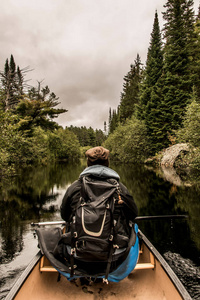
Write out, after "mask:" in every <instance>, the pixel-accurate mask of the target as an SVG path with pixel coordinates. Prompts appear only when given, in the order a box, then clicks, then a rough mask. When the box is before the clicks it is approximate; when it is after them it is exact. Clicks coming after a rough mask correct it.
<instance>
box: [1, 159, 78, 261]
mask: <svg viewBox="0 0 200 300" xmlns="http://www.w3.org/2000/svg"><path fill="white" fill-rule="evenodd" d="M83 169H84V164H83V165H81V164H77V165H73V166H72V165H69V164H60V165H59V164H52V165H49V166H46V167H44V166H42V167H37V168H36V167H35V168H34V167H32V168H31V167H29V168H26V169H23V170H19V175H18V176H17V177H15V178H12V180H11V181H10V182H7V183H6V185H4V186H3V187H1V190H0V220H1V222H0V236H1V247H0V263H5V262H8V261H11V260H12V259H13V257H14V255H15V253H18V252H20V251H22V248H23V232H24V223H23V222H22V221H25V220H31V221H33V222H38V221H40V220H43V219H51V218H52V217H53V214H54V213H55V212H56V211H57V210H58V209H59V205H58V203H57V199H58V197H59V196H60V195H59V193H58V189H59V190H61V189H62V188H63V192H64V191H65V188H66V186H67V185H69V184H70V183H71V182H72V181H74V180H75V179H76V178H77V177H78V176H79V173H80V172H81V171H82V170H83Z"/></svg>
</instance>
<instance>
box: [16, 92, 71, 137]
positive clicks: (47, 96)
mask: <svg viewBox="0 0 200 300" xmlns="http://www.w3.org/2000/svg"><path fill="white" fill-rule="evenodd" d="M58 99H59V98H58V97H56V95H55V94H54V93H51V92H50V89H49V88H48V86H46V87H45V88H43V89H42V90H41V91H40V89H38V90H37V89H35V88H31V90H29V91H28V97H27V96H24V97H23V99H22V100H20V102H19V103H18V104H17V106H16V109H15V113H16V114H17V115H18V116H19V118H20V122H19V125H20V130H27V132H29V134H32V130H33V128H34V127H38V126H40V127H41V128H43V129H45V130H54V129H55V128H58V127H59V126H58V124H57V123H56V122H54V121H53V119H55V118H56V117H58V116H59V115H60V114H62V113H65V112H67V110H66V109H62V108H55V107H56V106H57V105H58V104H59V102H58Z"/></svg>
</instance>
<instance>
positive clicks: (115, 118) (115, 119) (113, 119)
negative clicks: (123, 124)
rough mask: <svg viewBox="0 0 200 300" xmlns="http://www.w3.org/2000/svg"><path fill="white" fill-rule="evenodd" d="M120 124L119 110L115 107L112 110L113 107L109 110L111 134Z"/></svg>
mask: <svg viewBox="0 0 200 300" xmlns="http://www.w3.org/2000/svg"><path fill="white" fill-rule="evenodd" d="M118 124H119V111H116V110H115V109H113V111H112V112H111V108H110V110H109V134H110V133H113V132H114V130H115V129H116V128H117V126H118Z"/></svg>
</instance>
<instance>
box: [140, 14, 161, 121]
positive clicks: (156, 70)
mask: <svg viewBox="0 0 200 300" xmlns="http://www.w3.org/2000/svg"><path fill="white" fill-rule="evenodd" d="M162 68H163V51H162V38H161V32H160V26H159V20H158V14H157V12H156V13H155V18H154V24H153V30H152V33H151V40H150V46H149V48H148V53H147V61H146V67H145V70H144V72H143V76H142V77H143V78H142V84H141V92H140V104H139V106H138V116H139V118H141V119H145V118H146V114H147V106H148V102H149V101H151V93H152V91H153V87H154V86H155V84H156V83H157V81H158V79H159V78H160V76H161V74H162ZM152 122H154V120H152ZM148 125H150V124H148Z"/></svg>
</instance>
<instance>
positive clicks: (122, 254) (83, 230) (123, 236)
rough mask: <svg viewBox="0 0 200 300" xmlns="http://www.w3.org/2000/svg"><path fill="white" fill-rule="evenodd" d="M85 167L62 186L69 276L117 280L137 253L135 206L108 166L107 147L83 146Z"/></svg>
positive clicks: (125, 272)
mask: <svg viewBox="0 0 200 300" xmlns="http://www.w3.org/2000/svg"><path fill="white" fill-rule="evenodd" d="M86 157H87V167H86V169H85V170H84V171H83V172H82V173H81V174H80V177H79V178H78V180H76V181H75V182H73V183H72V184H71V186H70V187H69V188H68V189H67V191H66V193H65V195H64V198H63V200H62V204H61V208H60V209H61V217H62V218H63V220H65V221H66V222H67V231H66V233H65V235H64V237H63V239H62V242H63V243H64V247H63V248H62V249H64V250H63V252H64V254H63V255H64V257H65V260H67V261H68V262H69V264H70V267H69V268H70V277H68V279H72V278H75V277H81V273H80V270H81V271H82V274H83V276H85V275H87V276H89V277H92V278H103V280H104V281H105V282H108V281H114V282H118V281H120V280H122V279H123V278H125V277H126V276H128V275H129V273H130V272H131V271H132V270H133V269H134V267H135V265H136V263H137V259H138V253H139V246H138V237H137V225H136V224H134V219H135V218H136V216H137V214H138V209H137V206H136V204H135V202H134V199H133V197H132V196H131V195H130V193H129V191H128V189H127V188H126V187H125V186H124V185H123V184H122V183H121V182H120V177H119V175H118V174H117V172H115V171H114V170H112V169H111V168H109V150H107V149H105V148H103V147H100V146H98V147H94V148H91V149H89V150H87V151H86Z"/></svg>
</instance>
